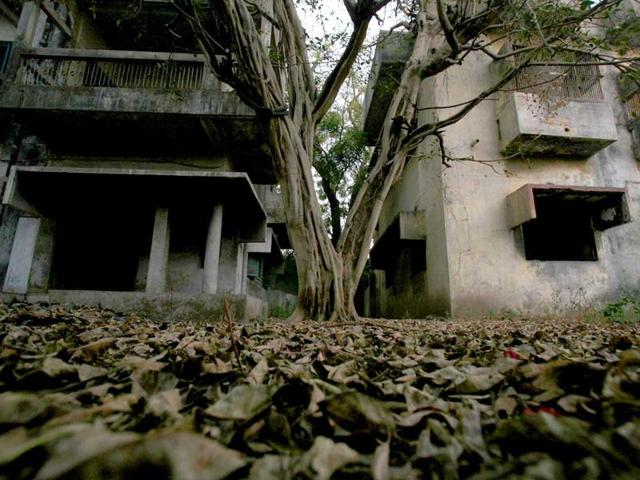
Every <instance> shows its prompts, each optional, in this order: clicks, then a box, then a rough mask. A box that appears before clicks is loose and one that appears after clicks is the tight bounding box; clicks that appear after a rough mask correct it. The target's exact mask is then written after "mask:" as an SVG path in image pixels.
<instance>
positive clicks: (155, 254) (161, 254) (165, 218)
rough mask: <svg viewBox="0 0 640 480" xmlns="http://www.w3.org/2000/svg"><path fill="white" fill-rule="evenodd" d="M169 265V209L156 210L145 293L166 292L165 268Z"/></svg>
mask: <svg viewBox="0 0 640 480" xmlns="http://www.w3.org/2000/svg"><path fill="white" fill-rule="evenodd" d="M168 264H169V209H168V208H157V209H156V218H155V221H154V223H153V237H152V239H151V253H150V254H149V267H148V268H147V287H146V291H147V293H164V292H166V291H167V268H168Z"/></svg>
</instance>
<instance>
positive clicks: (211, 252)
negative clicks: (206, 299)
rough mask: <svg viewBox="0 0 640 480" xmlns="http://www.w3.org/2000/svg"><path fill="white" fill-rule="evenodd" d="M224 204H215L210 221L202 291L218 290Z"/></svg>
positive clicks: (212, 291) (211, 291)
mask: <svg viewBox="0 0 640 480" xmlns="http://www.w3.org/2000/svg"><path fill="white" fill-rule="evenodd" d="M222 211H223V209H222V205H215V206H214V207H213V212H212V213H211V220H210V221H209V232H208V233H207V244H206V247H205V251H204V272H203V276H202V292H203V293H217V292H218V271H219V269H220V246H221V244H222Z"/></svg>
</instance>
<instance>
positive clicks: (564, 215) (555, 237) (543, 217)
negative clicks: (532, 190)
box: [522, 197, 598, 261]
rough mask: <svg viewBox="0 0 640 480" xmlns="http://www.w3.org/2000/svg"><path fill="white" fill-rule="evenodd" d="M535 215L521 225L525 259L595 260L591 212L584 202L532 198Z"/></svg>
mask: <svg viewBox="0 0 640 480" xmlns="http://www.w3.org/2000/svg"><path fill="white" fill-rule="evenodd" d="M536 209H537V213H538V218H537V219H535V220H532V221H530V222H527V223H525V224H523V225H522V234H523V239H524V249H525V256H526V258H527V260H573V261H576V260H577V261H596V260H598V253H597V250H596V243H595V237H594V233H593V220H592V214H591V212H590V210H589V209H588V206H587V204H586V203H585V202H584V201H579V200H577V201H558V199H554V198H545V197H543V198H538V199H536Z"/></svg>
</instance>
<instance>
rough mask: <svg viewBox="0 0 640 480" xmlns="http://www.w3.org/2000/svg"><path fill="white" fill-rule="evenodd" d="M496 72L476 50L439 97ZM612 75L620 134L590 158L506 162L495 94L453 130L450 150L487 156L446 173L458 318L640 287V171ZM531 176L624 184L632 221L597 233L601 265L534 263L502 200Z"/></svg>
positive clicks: (476, 85) (565, 304)
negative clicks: (482, 162)
mask: <svg viewBox="0 0 640 480" xmlns="http://www.w3.org/2000/svg"><path fill="white" fill-rule="evenodd" d="M491 72H492V69H490V68H489V61H488V59H487V57H481V56H475V57H472V56H470V57H469V58H468V61H466V62H465V63H464V65H462V66H456V67H452V68H451V69H449V70H448V71H447V72H446V73H444V74H443V75H441V76H440V78H439V79H438V82H437V86H436V91H435V96H436V97H437V98H438V104H441V105H446V104H453V103H459V102H461V101H464V100H466V99H469V98H472V97H473V96H474V95H475V94H476V93H478V92H480V91H481V90H483V89H485V88H487V87H489V86H490V85H491V84H492V83H493V82H494V81H495V78H492V73H491ZM615 80H616V79H615V73H614V72H613V71H611V70H606V72H605V78H604V79H603V82H602V83H603V88H604V92H605V96H606V99H607V100H608V101H610V102H612V105H613V107H614V113H615V117H616V120H617V123H618V128H617V130H618V135H619V139H618V141H617V142H615V143H613V144H612V145H610V146H608V147H607V148H605V149H604V150H601V151H600V152H599V153H597V154H595V155H593V156H592V157H591V158H589V159H586V160H578V159H575V160H574V159H571V160H560V159H553V158H545V159H541V158H536V159H515V158H514V159H508V160H504V161H500V158H501V156H500V150H501V146H500V139H499V134H498V129H497V124H496V121H495V118H496V113H495V102H496V101H497V100H498V98H497V96H496V97H494V98H490V99H488V100H486V101H484V102H483V103H482V104H480V105H479V106H478V107H477V108H476V109H474V110H473V111H472V112H471V113H470V114H469V115H468V116H467V117H465V118H464V119H463V120H462V121H461V122H459V123H457V124H455V125H453V126H451V127H449V128H448V129H447V130H446V132H445V141H446V148H447V150H448V153H449V154H450V155H451V156H452V157H473V158H475V159H477V160H488V161H490V163H488V164H479V163H473V162H455V163H454V166H453V167H452V168H449V169H445V170H444V172H443V175H442V180H443V185H444V188H443V197H444V208H445V225H444V226H445V231H446V243H447V245H446V248H447V250H448V262H449V272H450V289H451V304H452V308H451V311H452V314H453V315H471V314H479V313H490V312H498V311H503V310H515V311H519V312H523V313H545V312H549V311H558V310H562V309H567V308H572V307H576V306H579V305H581V304H586V303H589V302H592V301H597V300H599V299H600V300H602V301H606V299H610V298H615V297H616V296H619V295H621V294H622V292H623V291H624V290H634V289H638V288H640V283H639V282H640V280H639V279H640V263H638V261H637V258H638V252H640V240H639V239H640V223H639V222H638V218H640V217H638V214H639V213H640V212H639V206H640V203H639V202H640V195H639V194H640V188H638V187H639V186H640V183H639V182H640V172H639V170H638V164H637V162H636V161H635V160H634V159H633V155H632V152H631V142H630V136H629V134H628V132H627V131H626V129H625V128H623V119H624V116H623V112H622V110H621V107H620V105H619V104H618V102H617V90H616V86H615ZM430 94H431V95H433V93H430ZM449 113H451V111H446V112H443V113H442V115H446V114H449ZM496 160H498V161H496ZM432 161H433V162H438V159H437V158H433V159H432ZM494 169H495V171H494ZM526 183H555V184H560V185H583V186H607V187H627V188H628V189H629V194H630V200H631V204H632V212H631V214H632V219H633V220H634V221H633V222H632V223H629V224H627V225H622V226H619V227H615V228H612V229H610V230H607V231H605V232H602V233H600V232H595V238H596V243H597V249H598V257H599V260H598V261H597V262H587V261H530V260H529V261H528V260H526V259H525V256H524V252H523V248H522V244H521V243H520V242H519V241H518V238H517V235H516V233H515V232H514V231H512V230H510V229H509V228H508V226H507V221H506V218H507V212H506V201H505V198H506V196H507V195H508V194H509V193H511V192H513V191H515V190H516V189H518V188H519V187H521V186H522V185H524V184H526ZM431 241H433V239H431ZM443 248H444V247H443Z"/></svg>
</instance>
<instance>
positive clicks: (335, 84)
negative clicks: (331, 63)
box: [313, 0, 391, 123]
mask: <svg viewBox="0 0 640 480" xmlns="http://www.w3.org/2000/svg"><path fill="white" fill-rule="evenodd" d="M390 1H391V0H373V1H371V0H369V1H367V0H361V1H360V2H355V1H354V0H344V4H345V7H346V9H347V11H348V12H349V16H350V17H351V20H352V21H353V23H354V29H353V32H352V33H351V37H350V38H349V43H348V44H347V47H346V48H345V50H344V52H342V56H341V57H340V60H339V61H338V64H337V65H336V66H335V68H334V69H333V70H332V71H331V73H330V74H329V77H328V78H327V80H326V81H325V83H324V86H323V87H322V90H321V91H320V95H319V96H318V98H317V100H316V104H315V107H314V109H313V117H314V119H315V122H316V123H318V122H319V121H320V120H321V119H322V117H324V115H325V114H326V113H327V112H328V111H329V109H330V108H331V105H332V104H333V102H334V100H335V99H336V96H337V95H338V92H339V91H340V87H341V86H342V84H343V83H344V81H345V79H346V78H347V76H348V75H349V72H351V67H353V63H354V62H355V61H356V58H357V57H358V53H360V50H361V48H362V45H363V43H364V41H365V39H366V36H367V29H368V28H369V22H370V21H371V19H372V18H373V16H374V15H375V14H376V13H377V12H378V11H379V10H380V9H381V8H382V7H384V6H385V5H386V4H388V3H389V2H390Z"/></svg>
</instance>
